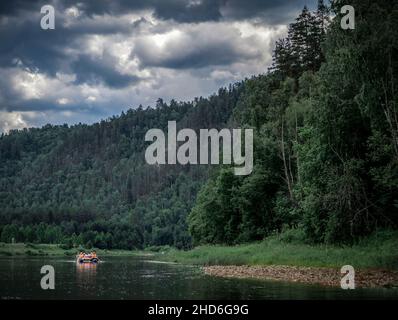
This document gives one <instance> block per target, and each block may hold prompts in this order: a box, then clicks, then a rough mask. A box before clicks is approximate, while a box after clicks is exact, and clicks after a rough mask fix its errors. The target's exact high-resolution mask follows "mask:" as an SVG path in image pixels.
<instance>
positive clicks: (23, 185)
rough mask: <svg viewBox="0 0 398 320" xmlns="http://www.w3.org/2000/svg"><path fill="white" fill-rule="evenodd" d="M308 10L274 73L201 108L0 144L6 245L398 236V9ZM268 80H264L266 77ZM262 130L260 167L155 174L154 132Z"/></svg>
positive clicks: (159, 109)
mask: <svg viewBox="0 0 398 320" xmlns="http://www.w3.org/2000/svg"><path fill="white" fill-rule="evenodd" d="M343 4H345V3H344V1H334V2H333V4H332V6H331V7H327V6H325V5H324V3H323V1H319V4H318V9H317V10H315V11H313V12H312V11H309V10H308V9H307V8H304V9H303V11H302V13H301V14H300V15H299V16H298V17H297V19H296V20H295V21H294V22H293V23H292V24H291V25H290V26H289V32H288V35H287V37H286V38H285V39H280V40H279V41H277V43H276V46H275V50H274V63H273V66H272V67H271V68H270V69H269V70H268V71H267V72H265V73H264V74H261V75H259V76H255V77H252V78H251V79H246V80H244V81H242V82H240V83H236V84H234V85H230V86H229V87H228V88H222V89H220V90H219V91H218V92H217V94H214V95H212V96H210V97H209V98H202V97H201V98H196V99H195V100H193V101H191V102H176V101H170V102H169V103H165V102H164V101H163V100H161V99H159V100H158V101H157V104H156V107H154V108H143V107H142V106H140V107H139V108H136V109H129V110H128V111H127V112H126V113H122V114H121V115H120V116H118V117H112V118H110V119H107V120H104V121H101V122H100V123H96V124H93V125H84V124H78V125H74V126H70V127H69V126H67V125H62V126H52V125H46V126H44V127H43V128H40V129H38V128H31V129H24V130H19V131H11V132H10V133H9V134H6V135H2V136H1V138H0V208H1V212H0V233H1V238H0V241H4V242H11V241H12V239H14V240H15V241H24V242H36V243H64V244H65V245H67V246H69V247H71V246H73V245H84V246H87V247H91V246H95V247H98V248H123V249H124V248H126V249H132V248H143V247H147V246H157V245H171V246H176V247H178V248H189V247H191V246H192V245H196V244H204V243H210V244H213V243H222V244H236V243H242V242H249V241H254V240H260V239H263V238H264V237H266V236H267V235H270V234H272V233H275V232H281V231H283V230H286V229H290V230H293V231H294V232H293V233H294V234H295V236H297V237H300V239H301V240H303V241H307V242H321V243H325V242H326V243H352V242H354V241H356V240H357V239H359V238H361V237H363V236H367V235H369V234H371V233H372V232H374V231H375V230H377V229H380V228H392V229H396V228H397V226H398V105H397V103H398V99H397V94H396V91H397V89H398V88H397V85H396V84H397V82H396V78H397V77H398V59H397V57H398V34H397V32H396V30H398V3H396V2H394V1H382V0H377V1H370V0H365V1H363V0H362V1H360V0H352V1H350V5H352V6H353V7H354V8H355V10H356V21H355V22H356V24H355V29H354V30H343V29H342V28H341V27H340V20H341V14H340V8H341V6H342V5H343ZM259 72H262V70H259ZM171 120H175V121H177V123H178V127H179V128H192V129H195V130H198V129H200V128H224V127H230V128H236V127H242V128H244V127H247V128H253V129H254V133H255V135H254V169H253V172H252V174H251V175H249V176H235V175H234V174H233V170H232V169H231V168H230V167H228V166H220V167H219V166H206V165H191V166H189V165H186V166H181V165H161V166H150V165H147V164H146V163H145V158H144V152H145V148H146V146H147V145H148V143H146V142H145V140H144V136H145V133H146V131H147V130H149V129H152V128H162V129H165V128H166V127H167V121H171Z"/></svg>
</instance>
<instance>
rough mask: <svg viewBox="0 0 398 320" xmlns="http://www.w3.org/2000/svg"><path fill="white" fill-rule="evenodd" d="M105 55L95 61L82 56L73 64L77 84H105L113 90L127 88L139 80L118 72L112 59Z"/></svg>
mask: <svg viewBox="0 0 398 320" xmlns="http://www.w3.org/2000/svg"><path fill="white" fill-rule="evenodd" d="M107 57H108V55H106V54H105V55H104V57H103V58H101V59H94V58H92V57H90V56H87V55H80V56H79V58H78V60H77V61H75V62H73V63H72V71H73V73H74V74H76V77H77V78H76V83H77V84H81V83H89V84H94V85H95V84H98V83H103V84H105V85H107V86H108V87H111V88H122V87H126V86H128V85H130V84H132V83H134V82H137V81H139V78H138V77H136V76H132V75H125V74H122V73H120V72H118V71H117V70H116V69H115V68H114V66H113V64H112V59H111V58H110V57H108V58H107Z"/></svg>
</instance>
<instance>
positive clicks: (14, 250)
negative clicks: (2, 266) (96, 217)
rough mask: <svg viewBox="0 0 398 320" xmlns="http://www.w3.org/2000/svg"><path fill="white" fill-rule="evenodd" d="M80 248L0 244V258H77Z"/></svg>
mask: <svg viewBox="0 0 398 320" xmlns="http://www.w3.org/2000/svg"><path fill="white" fill-rule="evenodd" d="M79 250H80V248H73V249H63V248H62V246H60V245H57V244H30V243H14V244H12V243H0V256H75V255H76V253H77V252H78V251H79ZM92 250H95V251H97V253H98V255H99V256H100V257H103V256H131V255H138V254H141V253H140V252H138V251H128V250H101V249H92Z"/></svg>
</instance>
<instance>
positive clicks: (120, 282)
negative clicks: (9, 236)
mask: <svg viewBox="0 0 398 320" xmlns="http://www.w3.org/2000/svg"><path fill="white" fill-rule="evenodd" d="M43 265H52V266H53V267H54V269H55V290H43V289H41V287H40V280H41V277H42V276H43V275H42V274H40V269H41V267H42V266H43ZM0 297H1V298H2V299H398V289H356V290H350V291H346V290H342V289H340V288H324V287H320V286H316V285H302V284H293V283H283V282H273V281H259V280H242V279H223V278H216V277H211V276H207V275H204V274H203V273H202V272H201V270H200V269H199V268H198V267H193V266H185V265H177V264H166V263H159V262H156V261H151V260H150V257H106V258H104V261H102V262H101V263H99V264H98V265H76V263H75V261H74V260H71V259H69V258H48V257H29V258H26V257H0Z"/></svg>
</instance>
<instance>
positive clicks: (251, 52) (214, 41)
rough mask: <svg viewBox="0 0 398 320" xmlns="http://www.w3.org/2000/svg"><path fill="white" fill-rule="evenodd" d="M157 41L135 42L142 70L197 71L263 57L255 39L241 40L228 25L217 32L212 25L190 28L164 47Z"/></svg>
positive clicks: (238, 34) (235, 31)
mask: <svg viewBox="0 0 398 320" xmlns="http://www.w3.org/2000/svg"><path fill="white" fill-rule="evenodd" d="M165 37H167V35H166V36H165ZM155 42H156V41H148V40H146V41H140V40H137V41H136V43H135V48H134V50H133V52H132V54H133V55H135V56H137V57H138V58H139V61H140V64H141V67H142V68H147V67H162V68H169V69H198V68H203V67H209V66H226V65H230V64H232V63H235V62H241V61H245V60H250V59H255V58H258V57H259V56H261V52H260V51H259V50H257V49H256V43H255V38H248V39H242V38H241V36H240V33H239V30H237V29H235V28H233V27H230V26H225V25H224V26H219V27H218V29H217V30H216V29H215V28H214V26H213V25H209V26H204V27H203V28H202V29H199V30H197V29H190V28H187V30H185V31H184V32H183V33H182V32H181V33H180V34H179V35H177V36H174V37H170V39H169V40H166V41H165V43H164V44H163V46H162V47H161V48H159V47H157V46H156V45H155Z"/></svg>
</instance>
